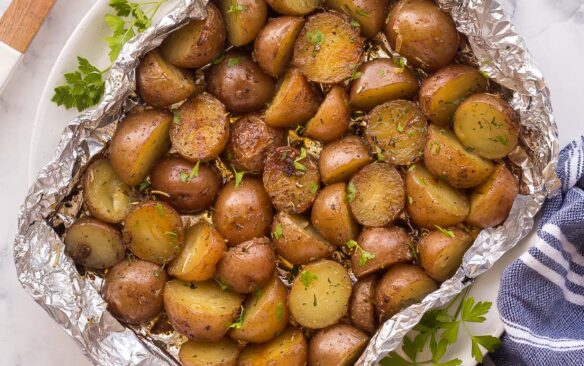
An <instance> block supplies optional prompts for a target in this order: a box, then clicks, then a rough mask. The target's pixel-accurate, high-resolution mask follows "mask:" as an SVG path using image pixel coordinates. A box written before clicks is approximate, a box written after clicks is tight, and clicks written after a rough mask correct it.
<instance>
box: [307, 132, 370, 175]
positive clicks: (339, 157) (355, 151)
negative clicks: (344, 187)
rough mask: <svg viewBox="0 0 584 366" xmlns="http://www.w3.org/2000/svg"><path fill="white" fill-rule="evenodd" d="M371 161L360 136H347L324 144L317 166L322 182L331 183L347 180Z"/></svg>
mask: <svg viewBox="0 0 584 366" xmlns="http://www.w3.org/2000/svg"><path fill="white" fill-rule="evenodd" d="M372 161H373V158H372V157H371V156H369V150H368V148H367V145H365V143H364V142H363V141H362V140H361V138H360V137H358V136H348V137H345V138H342V139H340V140H338V141H334V142H331V143H330V144H328V145H325V146H324V148H323V149H322V151H321V153H320V158H319V160H318V168H319V170H320V175H321V178H322V182H323V183H324V184H332V183H337V182H343V181H346V180H348V179H349V178H351V176H352V175H353V174H355V173H356V172H357V171H358V170H359V169H361V168H362V167H364V166H365V165H367V164H369V163H371V162H372Z"/></svg>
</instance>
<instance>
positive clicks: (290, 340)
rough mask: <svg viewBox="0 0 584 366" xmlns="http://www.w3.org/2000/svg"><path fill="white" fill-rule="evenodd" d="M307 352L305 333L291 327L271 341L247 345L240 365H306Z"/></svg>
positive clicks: (241, 355) (240, 358)
mask: <svg viewBox="0 0 584 366" xmlns="http://www.w3.org/2000/svg"><path fill="white" fill-rule="evenodd" d="M307 353H308V345H307V343H306V338H305V337H304V334H302V332H301V331H299V330H298V329H295V328H292V327H289V328H288V329H287V330H286V331H285V332H284V333H282V334H280V335H279V336H277V337H276V338H274V339H272V340H271V341H269V342H266V343H262V344H254V345H249V346H247V347H245V348H244V349H243V351H241V354H240V356H239V361H238V365H239V366H257V365H286V366H305V365H306V359H307Z"/></svg>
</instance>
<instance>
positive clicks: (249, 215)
mask: <svg viewBox="0 0 584 366" xmlns="http://www.w3.org/2000/svg"><path fill="white" fill-rule="evenodd" d="M213 224H214V225H215V227H216V228H217V230H218V231H219V232H220V233H221V235H223V237H224V238H225V239H227V241H228V244H229V245H232V246H233V245H237V244H239V243H242V242H244V241H247V240H250V239H253V238H256V237H260V236H264V235H267V234H268V233H269V230H270V225H271V224H272V205H271V203H270V197H269V196H268V194H267V193H266V191H265V189H264V186H263V185H262V183H261V182H260V181H259V180H257V179H253V178H248V177H244V178H243V179H242V181H241V183H240V184H239V186H238V187H236V186H235V181H234V180H233V181H231V182H229V183H227V184H226V185H225V186H224V187H223V190H221V192H220V193H219V197H217V201H216V202H215V211H213Z"/></svg>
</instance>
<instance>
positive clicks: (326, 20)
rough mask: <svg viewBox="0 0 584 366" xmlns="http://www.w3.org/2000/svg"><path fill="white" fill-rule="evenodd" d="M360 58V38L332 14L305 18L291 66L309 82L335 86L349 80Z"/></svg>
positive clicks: (348, 25)
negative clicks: (299, 71)
mask: <svg viewBox="0 0 584 366" xmlns="http://www.w3.org/2000/svg"><path fill="white" fill-rule="evenodd" d="M362 56H363V39H362V38H361V37H360V36H359V31H358V30H356V29H355V28H353V27H352V26H351V24H350V23H349V21H348V20H347V19H346V18H344V17H342V16H340V15H337V14H335V13H328V12H323V13H318V14H314V15H312V16H310V17H308V20H307V21H306V23H305V24H304V28H302V31H301V32H300V34H299V35H298V38H297V39H296V44H295V45H294V55H293V56H292V64H293V65H294V66H295V67H298V68H299V69H300V70H301V71H302V73H303V74H304V75H305V76H306V77H307V78H308V80H311V81H315V82H317V83H324V84H336V83H340V82H341V81H343V80H345V79H348V78H349V77H351V75H352V74H353V72H354V71H355V70H356V69H357V67H358V65H359V63H360V62H361V57H362Z"/></svg>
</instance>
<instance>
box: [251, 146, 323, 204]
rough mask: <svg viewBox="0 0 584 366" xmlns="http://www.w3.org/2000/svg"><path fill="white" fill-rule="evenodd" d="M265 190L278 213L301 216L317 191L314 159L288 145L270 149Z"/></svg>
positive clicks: (304, 151) (265, 168)
mask: <svg viewBox="0 0 584 366" xmlns="http://www.w3.org/2000/svg"><path fill="white" fill-rule="evenodd" d="M263 181H264V187H265V188H266V192H268V195H269V196H270V199H271V201H272V204H273V205H274V207H276V209H277V210H279V211H286V212H289V213H302V212H304V211H306V210H308V209H309V208H310V206H312V203H313V202H314V200H315V199H316V196H317V194H318V190H319V188H320V174H319V173H318V164H317V161H316V159H315V158H313V157H312V155H310V154H309V153H307V152H306V150H304V148H303V149H302V150H301V151H300V152H299V151H298V150H296V149H295V148H293V147H290V146H281V147H278V148H276V149H274V150H272V151H271V152H270V153H269V154H268V156H267V157H266V162H265V166H264V174H263Z"/></svg>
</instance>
